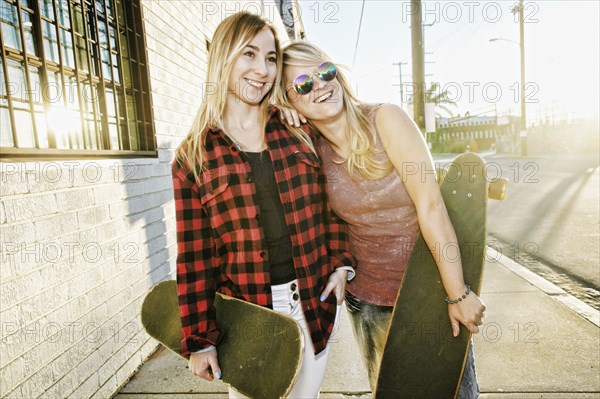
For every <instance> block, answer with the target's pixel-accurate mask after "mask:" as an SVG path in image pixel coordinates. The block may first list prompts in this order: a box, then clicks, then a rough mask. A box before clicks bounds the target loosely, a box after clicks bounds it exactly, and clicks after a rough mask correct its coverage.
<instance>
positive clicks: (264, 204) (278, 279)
mask: <svg viewBox="0 0 600 399" xmlns="http://www.w3.org/2000/svg"><path fill="white" fill-rule="evenodd" d="M242 154H244V155H245V157H246V159H247V160H248V162H250V166H251V170H252V172H251V174H252V178H253V180H254V183H255V185H256V198H255V199H256V205H257V206H258V209H259V212H260V213H259V218H258V219H259V221H260V224H261V226H262V228H263V232H264V235H265V240H266V244H267V250H268V252H269V258H268V259H269V270H270V275H271V284H273V285H277V284H284V283H287V282H289V281H292V280H294V279H295V278H296V271H295V270H294V263H293V260H292V241H291V239H290V233H289V231H288V227H287V224H286V222H285V214H284V213H283V206H282V205H281V199H280V198H279V191H278V190H277V183H276V182H275V172H274V170H273V163H272V162H271V157H270V156H269V151H268V150H264V151H263V152H243V153H242Z"/></svg>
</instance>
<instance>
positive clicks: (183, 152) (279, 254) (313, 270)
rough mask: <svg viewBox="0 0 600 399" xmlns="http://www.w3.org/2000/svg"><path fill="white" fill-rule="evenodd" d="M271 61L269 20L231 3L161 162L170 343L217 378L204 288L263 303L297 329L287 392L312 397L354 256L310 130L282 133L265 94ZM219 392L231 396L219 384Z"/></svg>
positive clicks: (276, 58)
mask: <svg viewBox="0 0 600 399" xmlns="http://www.w3.org/2000/svg"><path fill="white" fill-rule="evenodd" d="M280 73H281V54H280V49H279V42H278V40H277V35H276V32H275V30H274V28H273V27H272V25H271V24H270V23H269V22H267V21H266V20H264V19H263V18H262V17H259V16H257V15H254V14H250V13H244V12H242V13H238V14H235V15H232V16H230V17H228V18H226V19H225V20H223V21H222V22H221V23H220V24H219V26H218V27H217V29H216V31H215V34H214V37H213V40H212V43H211V47H210V51H209V54H208V66H207V79H206V81H207V82H208V83H209V84H210V90H209V85H208V84H207V90H206V92H205V94H204V98H203V102H202V105H201V106H200V110H199V112H198V116H197V118H196V121H195V123H194V126H193V127H192V129H191V130H190V132H189V134H188V135H187V137H186V138H185V139H184V141H183V143H182V144H181V145H180V147H179V148H178V149H177V152H176V159H175V161H174V162H173V168H172V172H173V188H174V194H175V209H176V219H177V250H178V254H177V290H178V295H179V309H180V316H181V321H182V336H183V339H182V341H181V348H180V349H181V354H182V355H184V356H185V355H191V356H190V361H189V368H190V371H191V372H192V373H193V374H194V375H197V376H199V377H201V378H204V379H206V380H209V381H210V380H213V379H214V378H221V369H220V367H219V361H218V349H219V348H218V342H219V340H220V338H221V333H220V331H219V330H218V329H217V327H216V320H215V311H214V307H213V302H214V298H215V292H221V293H223V294H227V295H230V296H233V297H236V298H241V299H243V300H246V301H248V302H252V303H255V304H258V305H262V306H265V307H269V308H272V309H274V310H276V311H278V312H281V313H283V314H286V315H288V316H290V317H292V318H294V319H295V320H296V321H297V322H298V323H299V324H300V327H301V329H302V331H303V334H304V356H303V359H302V366H301V369H300V371H299V374H298V377H297V380H296V382H295V385H294V387H293V389H292V391H291V393H290V396H289V397H290V398H317V397H318V396H319V390H320V387H321V384H322V382H323V377H324V374H325V369H326V365H327V360H328V354H329V345H328V340H329V337H330V336H331V334H332V331H333V328H334V324H335V322H336V315H337V314H338V312H337V310H338V306H339V305H341V303H342V301H343V295H344V287H345V283H346V279H347V275H348V273H351V274H352V273H353V269H352V265H353V262H354V261H353V259H352V258H351V256H350V253H349V244H348V234H347V231H346V226H345V224H343V223H341V221H340V220H338V219H337V218H336V217H335V215H334V214H333V213H332V212H331V209H330V207H329V203H328V202H327V186H326V184H325V176H324V174H323V171H322V170H321V168H320V165H319V162H318V159H317V157H316V155H315V152H314V148H313V146H312V143H311V140H310V137H309V136H308V134H307V132H306V131H303V130H297V131H295V132H294V133H291V132H290V131H289V130H288V129H287V128H286V127H285V126H284V125H282V123H281V122H280V120H279V115H278V111H277V109H275V108H272V107H271V106H269V103H270V99H271V94H272V88H273V86H274V84H275V81H276V78H277V77H278V76H280ZM264 338H265V339H268V337H264ZM257 366H258V365H257ZM229 397H230V398H242V397H243V396H242V395H240V394H239V393H238V392H236V391H234V390H233V389H230V390H229Z"/></svg>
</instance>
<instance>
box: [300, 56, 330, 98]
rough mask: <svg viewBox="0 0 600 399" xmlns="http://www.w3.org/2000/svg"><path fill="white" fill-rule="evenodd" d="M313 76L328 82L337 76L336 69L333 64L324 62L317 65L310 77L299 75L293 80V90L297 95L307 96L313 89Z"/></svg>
mask: <svg viewBox="0 0 600 399" xmlns="http://www.w3.org/2000/svg"><path fill="white" fill-rule="evenodd" d="M313 75H317V77H318V78H319V79H321V80H322V81H324V82H330V81H332V80H333V79H335V77H336V76H337V68H336V66H335V65H334V64H333V62H329V61H326V62H324V63H322V64H321V65H319V66H318V67H317V69H316V70H315V72H314V73H313V74H312V75H300V76H298V77H296V79H294V90H295V91H296V93H298V94H302V95H304V94H308V93H310V92H311V91H312V88H313V78H312V76H313Z"/></svg>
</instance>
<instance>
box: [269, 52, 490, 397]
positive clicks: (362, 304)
mask: <svg viewBox="0 0 600 399" xmlns="http://www.w3.org/2000/svg"><path fill="white" fill-rule="evenodd" d="M283 66H284V77H283V82H282V85H281V89H280V90H277V92H276V102H277V103H278V104H281V105H282V106H283V107H293V108H295V109H296V110H297V111H298V113H299V114H301V115H303V116H304V117H306V118H307V119H308V120H309V121H310V122H309V123H310V125H312V127H314V128H316V129H317V130H318V131H319V132H320V133H321V138H320V139H319V140H318V142H316V146H317V149H318V152H319V154H320V155H321V158H322V161H323V165H324V167H325V169H326V170H327V176H328V186H329V193H330V202H331V206H332V208H333V210H334V211H335V212H336V213H337V214H338V215H339V216H340V217H341V218H342V219H344V220H345V221H346V222H348V224H349V228H350V245H351V252H352V254H353V255H354V256H355V258H356V260H357V266H358V268H357V271H356V277H355V278H354V280H353V281H351V282H350V283H349V284H348V286H347V287H346V289H347V292H346V305H347V308H348V311H349V313H350V315H351V319H352V324H353V329H354V334H355V336H356V338H357V341H358V342H359V345H360V350H361V352H362V355H363V358H364V360H365V364H366V366H367V370H368V373H369V383H370V385H371V388H372V389H373V390H374V389H375V385H376V382H377V376H378V373H379V364H380V363H381V355H382V353H383V348H384V345H385V340H386V336H387V330H388V325H389V322H390V316H391V313H392V309H393V308H392V307H393V305H394V302H395V300H396V296H397V294H398V290H399V287H400V281H401V279H402V275H403V272H404V270H405V268H406V266H407V264H408V260H409V258H410V254H411V252H412V249H413V245H414V242H415V240H416V237H417V234H418V233H419V231H420V232H421V233H422V235H423V237H424V238H425V241H426V242H427V245H428V246H429V247H430V248H432V249H434V248H436V246H438V247H441V248H449V246H448V245H450V244H452V243H456V242H457V240H456V234H455V232H454V229H453V227H452V225H451V223H450V219H449V217H448V214H447V211H446V208H445V206H444V202H443V199H442V197H441V194H440V191H439V188H438V184H437V181H436V178H435V173H432V171H434V170H435V169H434V166H433V161H432V159H431V155H430V153H429V150H428V149H427V146H426V143H425V142H424V140H423V136H422V135H421V133H420V131H419V129H418V128H417V126H416V125H415V124H414V122H413V121H412V120H411V118H410V117H409V116H408V115H407V114H406V113H405V112H404V111H403V110H402V109H401V108H399V107H397V106H394V105H390V104H378V105H368V104H365V103H362V102H361V101H359V100H358V99H357V98H356V96H355V95H354V94H353V92H352V89H351V86H350V84H349V83H348V81H347V79H346V78H345V77H344V75H343V74H342V72H341V71H339V70H338V69H337V67H336V66H335V64H333V63H332V62H331V58H329V57H328V56H327V54H326V53H325V52H324V51H322V50H321V49H319V48H318V47H316V46H314V45H312V44H310V43H308V42H297V43H293V44H291V45H290V46H288V47H286V48H285V49H284V50H283ZM284 111H285V113H286V114H287V117H286V119H287V120H289V121H290V123H291V124H292V125H296V126H299V123H298V120H297V116H292V115H290V113H289V110H287V109H284ZM294 120H295V121H294ZM291 121H294V122H291ZM293 129H294V128H292V130H293ZM409 167H410V168H409ZM415 167H417V168H422V169H421V170H420V172H427V171H429V173H416V174H415V173H414V168H415ZM454 247H455V246H454ZM458 257H460V255H458ZM436 262H437V264H438V269H439V271H440V275H441V277H442V281H443V284H444V288H445V290H446V292H447V294H448V298H450V300H454V299H457V298H460V297H463V295H466V297H465V299H463V300H462V301H460V302H458V303H456V304H449V305H448V315H449V317H450V322H451V325H452V330H453V334H454V336H457V335H458V334H459V323H462V324H463V325H465V326H467V327H468V328H470V329H471V331H473V332H474V333H477V332H478V327H477V326H478V325H481V323H482V321H481V320H482V317H483V312H484V310H485V306H484V305H483V304H482V303H481V301H480V300H479V298H478V297H477V295H475V294H474V293H472V292H470V290H469V289H468V287H467V285H466V284H465V281H464V280H463V274H462V264H461V262H460V261H458V262H456V261H452V262H451V261H449V260H448V259H446V258H444V257H438V259H437V260H436ZM462 381H463V382H462V384H461V388H460V392H459V397H461V398H470V397H477V395H478V390H479V388H478V385H477V380H476V377H475V369H474V363H473V356H472V353H470V356H469V361H468V365H467V368H466V371H465V376H464V377H463V380H462Z"/></svg>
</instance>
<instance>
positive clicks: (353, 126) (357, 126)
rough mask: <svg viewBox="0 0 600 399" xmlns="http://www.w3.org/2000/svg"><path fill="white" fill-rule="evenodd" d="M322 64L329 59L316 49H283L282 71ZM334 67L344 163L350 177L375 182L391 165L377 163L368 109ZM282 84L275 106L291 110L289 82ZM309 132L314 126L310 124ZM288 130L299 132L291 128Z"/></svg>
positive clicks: (293, 45) (296, 44) (299, 44)
mask: <svg viewBox="0 0 600 399" xmlns="http://www.w3.org/2000/svg"><path fill="white" fill-rule="evenodd" d="M324 61H331V57H329V55H327V53H326V52H325V51H323V50H321V49H320V48H319V47H317V46H315V45H314V44H312V43H310V42H307V41H297V42H293V43H291V44H290V45H288V46H286V47H285V48H284V49H283V69H284V70H285V67H287V66H295V67H311V68H314V67H315V65H319V64H321V63H323V62H324ZM336 65H337V66H338V72H337V77H336V78H337V80H338V82H339V83H340V86H341V88H342V100H343V109H344V112H345V113H346V119H347V128H346V139H347V140H348V142H349V143H350V156H349V157H348V159H347V160H346V161H345V162H346V163H347V166H348V170H349V171H350V175H351V176H356V174H357V173H358V174H360V175H361V176H362V177H364V178H366V179H379V178H382V177H384V176H387V175H388V174H389V173H390V172H391V171H392V170H393V165H392V163H391V162H390V161H389V160H384V161H382V160H379V159H377V158H376V154H378V153H380V152H382V151H380V150H378V149H377V148H376V132H375V126H373V123H371V120H370V115H369V107H367V106H365V104H364V103H362V102H361V101H360V100H359V99H358V98H357V97H356V95H355V94H354V91H353V90H352V86H351V85H350V82H349V81H348V79H347V78H346V76H345V75H344V73H343V72H342V70H341V68H340V65H338V64H336ZM282 80H283V84H282V85H278V87H276V88H275V102H276V103H278V104H281V105H283V106H285V107H288V108H291V107H293V104H294V102H293V101H290V99H289V97H288V95H287V88H288V87H290V84H291V82H286V81H285V78H284V79H282ZM309 124H310V125H311V128H313V129H315V130H316V128H315V126H314V125H313V124H312V123H310V121H309ZM291 129H292V130H296V129H299V128H294V127H291Z"/></svg>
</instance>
